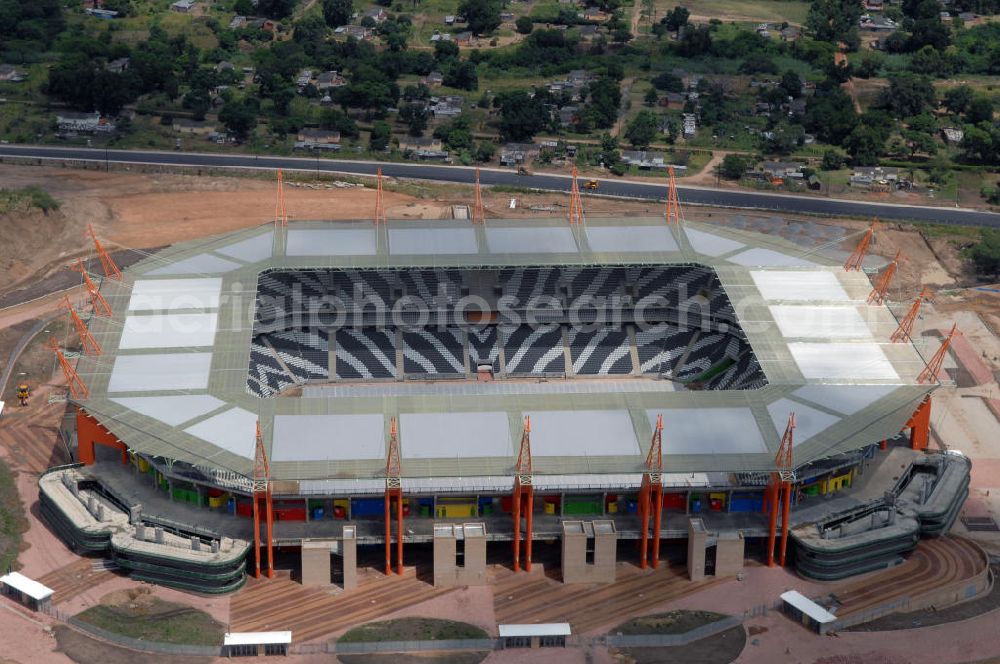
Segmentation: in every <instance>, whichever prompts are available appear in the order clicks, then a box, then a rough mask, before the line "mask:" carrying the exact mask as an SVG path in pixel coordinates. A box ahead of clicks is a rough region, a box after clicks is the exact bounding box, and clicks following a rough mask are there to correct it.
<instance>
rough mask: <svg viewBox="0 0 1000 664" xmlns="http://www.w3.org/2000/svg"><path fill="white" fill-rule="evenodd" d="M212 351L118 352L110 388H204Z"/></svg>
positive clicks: (117, 389)
mask: <svg viewBox="0 0 1000 664" xmlns="http://www.w3.org/2000/svg"><path fill="white" fill-rule="evenodd" d="M211 365H212V354H211V353H163V354H155V355H119V356H118V357H116V358H115V363H114V366H113V367H112V369H111V380H110V381H109V382H108V392H147V391H150V392H151V391H155V390H204V389H205V388H207V387H208V371H209V368H210V367H211Z"/></svg>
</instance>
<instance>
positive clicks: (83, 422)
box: [76, 408, 128, 466]
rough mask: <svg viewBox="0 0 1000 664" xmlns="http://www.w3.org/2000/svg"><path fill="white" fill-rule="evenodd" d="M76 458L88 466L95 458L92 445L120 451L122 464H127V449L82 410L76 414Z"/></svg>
mask: <svg viewBox="0 0 1000 664" xmlns="http://www.w3.org/2000/svg"><path fill="white" fill-rule="evenodd" d="M76 438H77V456H78V457H79V459H78V461H80V463H82V464H84V465H86V466H90V465H93V463H94V461H95V460H96V458H97V455H96V453H95V450H94V445H106V446H108V447H113V448H115V449H116V450H120V451H121V454H122V463H128V448H126V447H125V443H123V442H121V441H120V440H118V439H117V438H116V437H115V436H114V434H112V433H111V432H110V431H108V430H107V429H105V428H104V427H103V426H101V423H100V422H98V421H97V420H96V419H94V418H93V417H91V416H90V415H89V414H88V413H87V412H86V411H85V410H83V409H82V408H81V409H79V410H78V411H77V412H76Z"/></svg>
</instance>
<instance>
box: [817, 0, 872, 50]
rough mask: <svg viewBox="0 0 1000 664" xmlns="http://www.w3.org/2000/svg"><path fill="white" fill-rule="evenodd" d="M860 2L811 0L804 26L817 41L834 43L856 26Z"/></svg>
mask: <svg viewBox="0 0 1000 664" xmlns="http://www.w3.org/2000/svg"><path fill="white" fill-rule="evenodd" d="M861 10H862V4H861V3H860V2H856V1H854V0H813V3H812V5H810V7H809V13H808V14H807V15H806V27H807V28H808V30H809V32H811V33H812V35H813V37H814V38H815V39H816V40H817V41H823V42H829V43H834V44H835V43H836V42H837V41H839V40H841V39H843V38H844V37H845V35H847V34H848V33H849V32H851V30H852V29H855V28H857V25H858V20H859V19H860V18H861Z"/></svg>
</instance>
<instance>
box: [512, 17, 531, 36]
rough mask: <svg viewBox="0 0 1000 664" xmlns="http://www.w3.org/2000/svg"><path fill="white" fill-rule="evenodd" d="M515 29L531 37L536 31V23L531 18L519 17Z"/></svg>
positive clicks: (515, 22)
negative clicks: (532, 32)
mask: <svg viewBox="0 0 1000 664" xmlns="http://www.w3.org/2000/svg"><path fill="white" fill-rule="evenodd" d="M514 27H515V28H517V31H518V32H520V33H521V34H522V35H529V34H531V31H532V30H534V29H535V22H534V21H532V20H531V17H530V16H518V17H517V20H516V21H514Z"/></svg>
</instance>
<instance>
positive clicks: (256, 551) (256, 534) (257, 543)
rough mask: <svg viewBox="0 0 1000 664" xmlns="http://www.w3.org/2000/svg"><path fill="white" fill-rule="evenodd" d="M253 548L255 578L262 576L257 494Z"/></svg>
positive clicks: (254, 504)
mask: <svg viewBox="0 0 1000 664" xmlns="http://www.w3.org/2000/svg"><path fill="white" fill-rule="evenodd" d="M253 550H254V572H253V578H255V579H259V578H260V501H258V500H257V496H254V497H253Z"/></svg>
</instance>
